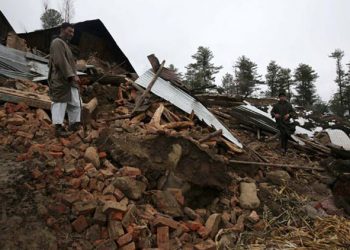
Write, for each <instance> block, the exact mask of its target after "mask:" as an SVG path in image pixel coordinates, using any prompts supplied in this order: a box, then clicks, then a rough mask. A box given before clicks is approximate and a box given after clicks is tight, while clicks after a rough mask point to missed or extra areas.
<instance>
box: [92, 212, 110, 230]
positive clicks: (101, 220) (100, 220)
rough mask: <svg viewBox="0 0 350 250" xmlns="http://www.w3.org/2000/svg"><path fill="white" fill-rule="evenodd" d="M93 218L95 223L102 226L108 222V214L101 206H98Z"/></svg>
mask: <svg viewBox="0 0 350 250" xmlns="http://www.w3.org/2000/svg"><path fill="white" fill-rule="evenodd" d="M92 219H93V222H94V223H97V224H99V225H101V226H102V225H104V224H105V223H106V219H107V216H106V215H105V214H104V213H103V211H102V208H101V207H97V208H96V210H95V213H94V217H93V218H92Z"/></svg>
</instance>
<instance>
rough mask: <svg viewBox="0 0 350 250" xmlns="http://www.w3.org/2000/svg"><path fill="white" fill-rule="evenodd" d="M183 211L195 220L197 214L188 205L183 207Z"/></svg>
mask: <svg viewBox="0 0 350 250" xmlns="http://www.w3.org/2000/svg"><path fill="white" fill-rule="evenodd" d="M184 213H185V214H186V215H187V216H188V218H190V219H191V220H195V219H197V218H198V217H199V215H198V214H196V212H195V211H194V210H193V209H192V208H189V207H185V208H184Z"/></svg>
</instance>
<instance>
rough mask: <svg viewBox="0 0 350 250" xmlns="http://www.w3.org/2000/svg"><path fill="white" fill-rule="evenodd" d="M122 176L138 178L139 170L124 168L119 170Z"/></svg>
mask: <svg viewBox="0 0 350 250" xmlns="http://www.w3.org/2000/svg"><path fill="white" fill-rule="evenodd" d="M119 172H120V174H121V175H122V176H132V177H135V176H138V175H141V170H140V169H139V168H134V167H129V166H124V167H122V168H121V169H120V170H119Z"/></svg>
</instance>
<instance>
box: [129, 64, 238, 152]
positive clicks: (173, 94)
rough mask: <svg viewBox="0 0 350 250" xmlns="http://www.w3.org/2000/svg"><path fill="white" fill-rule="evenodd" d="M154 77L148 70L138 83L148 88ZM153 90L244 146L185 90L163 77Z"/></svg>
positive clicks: (235, 142)
mask: <svg viewBox="0 0 350 250" xmlns="http://www.w3.org/2000/svg"><path fill="white" fill-rule="evenodd" d="M153 77H154V73H153V72H152V70H148V71H146V72H145V73H144V74H143V75H142V76H140V77H139V78H138V79H137V80H136V83H137V84H138V85H140V86H142V87H144V88H147V86H148V84H149V83H150V81H151V80H152V78H153ZM151 91H152V93H154V94H156V95H157V96H160V97H162V98H163V99H165V100H167V101H169V102H171V103H172V104H174V105H175V106H176V107H178V108H180V109H181V110H183V111H184V112H186V113H188V114H190V113H191V112H192V110H193V111H194V113H195V114H196V115H197V117H198V118H199V119H201V120H203V121H204V122H205V123H206V124H207V125H209V126H213V127H214V128H215V129H217V130H219V129H222V133H223V136H225V137H226V138H227V139H228V140H230V141H231V142H233V143H234V144H236V145H237V146H238V147H240V148H242V147H243V146H242V144H241V143H240V142H239V141H238V140H237V139H236V137H234V136H233V134H232V133H231V132H230V131H229V130H228V129H227V128H226V127H225V126H224V125H223V124H222V123H221V122H220V121H219V120H218V119H217V118H216V117H215V116H214V115H213V114H212V113H211V112H210V111H209V110H208V109H207V108H206V107H204V105H203V104H202V103H200V102H199V101H197V100H196V99H194V98H193V97H192V96H190V95H189V94H187V93H186V92H184V91H183V90H181V89H179V88H177V87H175V86H174V85H172V84H171V83H170V82H168V81H165V80H163V79H162V78H158V79H157V81H156V82H155V84H154V85H153V87H152V89H151Z"/></svg>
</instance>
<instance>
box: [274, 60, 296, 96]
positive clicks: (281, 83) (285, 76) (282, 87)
mask: <svg viewBox="0 0 350 250" xmlns="http://www.w3.org/2000/svg"><path fill="white" fill-rule="evenodd" d="M291 72H292V71H291V70H290V69H289V68H282V67H280V69H279V70H278V73H277V80H276V81H277V90H278V92H279V93H280V92H286V95H287V97H288V99H291V98H292V92H291V86H292V85H293V80H292V75H291Z"/></svg>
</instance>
